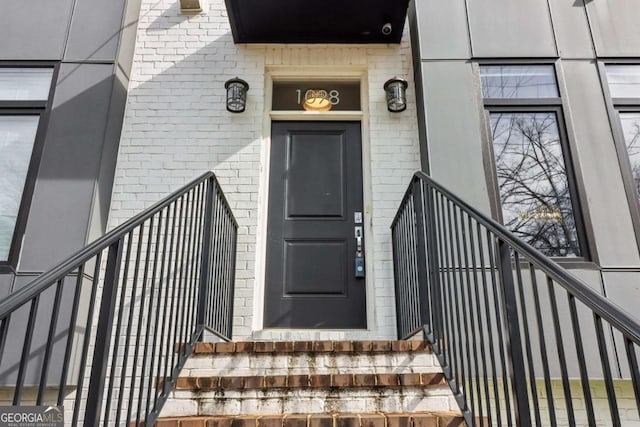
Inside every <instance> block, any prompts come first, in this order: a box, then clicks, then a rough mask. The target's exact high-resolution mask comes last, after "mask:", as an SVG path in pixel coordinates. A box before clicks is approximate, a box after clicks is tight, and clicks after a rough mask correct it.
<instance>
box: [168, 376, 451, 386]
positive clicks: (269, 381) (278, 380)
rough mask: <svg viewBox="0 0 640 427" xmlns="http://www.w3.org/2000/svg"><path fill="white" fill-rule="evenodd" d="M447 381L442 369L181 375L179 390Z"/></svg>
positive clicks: (438, 383)
mask: <svg viewBox="0 0 640 427" xmlns="http://www.w3.org/2000/svg"><path fill="white" fill-rule="evenodd" d="M443 384H446V382H445V378H444V375H443V374H442V373H441V372H420V373H398V374H396V373H379V374H301V375H250V376H187V377H179V378H178V379H177V381H176V390H249V389H273V388H328V387H331V388H347V387H349V388H351V387H354V388H355V387H405V386H436V385H443Z"/></svg>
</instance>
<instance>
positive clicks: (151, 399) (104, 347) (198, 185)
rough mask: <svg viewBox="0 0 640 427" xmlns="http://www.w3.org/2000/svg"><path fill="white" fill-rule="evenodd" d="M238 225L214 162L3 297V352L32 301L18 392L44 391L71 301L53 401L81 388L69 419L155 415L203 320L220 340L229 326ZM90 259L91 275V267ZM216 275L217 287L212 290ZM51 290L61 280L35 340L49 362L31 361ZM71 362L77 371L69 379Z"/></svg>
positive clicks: (149, 419) (104, 421)
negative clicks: (90, 273)
mask: <svg viewBox="0 0 640 427" xmlns="http://www.w3.org/2000/svg"><path fill="white" fill-rule="evenodd" d="M237 228H238V224H237V222H236V220H235V218H234V217H233V214H232V212H231V209H230V208H229V204H228V202H227V200H226V198H225V196H224V193H223V192H222V189H221V188H220V187H219V185H218V183H217V180H216V178H215V176H214V175H213V173H211V172H209V173H207V174H205V175H203V176H201V177H200V178H198V179H196V180H194V181H192V182H191V183H189V184H187V185H186V186H184V187H183V188H181V189H180V190H178V191H176V192H175V193H173V194H171V195H170V196H168V197H166V198H165V199H163V200H161V201H160V202H158V203H156V204H155V205H154V206H152V207H150V208H149V209H146V210H145V211H143V212H142V213H140V214H138V215H136V216H135V217H133V218H132V219H130V220H128V221H126V222H125V223H123V224H122V225H120V226H118V227H116V228H115V229H114V230H112V231H110V232H109V233H107V234H106V235H105V236H103V237H101V238H99V239H97V240H95V241H94V242H92V243H91V244H89V245H87V247H85V248H83V249H82V250H81V251H79V252H78V253H76V254H75V255H73V256H72V257H70V258H69V259H67V260H65V261H63V262H62V263H60V264H59V265H58V266H56V267H54V268H53V269H51V270H50V271H48V272H46V273H44V274H42V275H41V276H39V277H38V278H37V279H35V280H33V281H32V282H31V283H29V284H27V285H25V286H24V287H22V288H21V289H20V290H18V291H16V292H14V293H12V294H11V295H9V297H7V298H6V299H4V300H1V301H0V358H2V357H3V356H4V355H5V350H6V341H7V336H8V335H9V330H10V329H12V328H17V327H19V326H20V325H19V324H17V323H15V322H12V321H11V319H12V316H13V315H14V313H15V312H16V311H17V310H20V309H22V308H24V309H29V318H28V321H27V325H26V333H25V334H24V335H25V341H24V342H23V344H22V356H21V359H20V361H19V363H18V364H17V365H16V370H15V372H14V373H13V375H15V378H16V382H15V388H14V396H13V399H14V401H15V403H16V404H18V403H20V402H25V401H27V400H28V401H31V399H33V401H35V402H36V403H38V404H41V403H44V402H45V400H46V399H47V397H46V394H45V393H46V392H47V390H48V389H49V388H50V387H51V385H50V384H48V381H49V377H50V376H53V375H54V374H53V373H52V372H53V371H52V369H53V365H52V360H53V355H54V353H57V352H56V351H54V350H55V346H56V345H57V342H56V340H57V339H60V337H57V336H56V329H57V327H58V324H59V323H60V322H59V320H60V318H61V317H60V315H61V312H62V311H63V310H66V309H70V312H71V315H70V319H69V324H68V330H67V331H66V332H65V333H63V334H61V335H62V339H65V340H66V341H64V358H63V361H62V366H61V367H60V373H59V374H58V372H56V373H55V377H56V378H58V377H59V384H57V387H58V390H57V393H56V395H57V398H56V402H57V404H58V405H62V404H63V403H65V400H66V399H68V398H70V397H71V396H70V395H69V392H73V393H75V396H73V403H72V404H71V406H72V410H73V414H72V416H71V420H68V421H70V423H71V425H74V426H76V425H78V423H80V422H81V423H83V425H86V426H89V425H90V426H96V425H105V426H106V425H112V419H114V421H113V423H114V424H115V425H122V424H125V423H127V424H128V423H131V422H133V421H135V422H138V423H139V422H143V423H145V424H147V425H151V424H153V423H154V422H155V419H156V417H157V416H158V414H159V412H160V409H161V407H162V405H163V403H164V402H165V401H166V398H167V394H168V391H169V389H170V387H171V386H172V385H173V384H174V382H175V380H176V378H177V375H178V373H179V371H180V369H181V367H182V365H183V364H184V362H185V360H186V358H187V356H188V354H189V352H190V351H191V350H192V348H193V345H194V344H195V342H196V341H197V340H198V339H200V338H201V336H202V332H203V330H204V328H205V326H206V328H207V329H209V330H211V331H213V332H214V333H216V334H217V335H218V336H220V337H222V338H224V339H229V338H230V336H231V331H232V320H233V301H232V298H233V291H234V277H235V259H236V256H235V251H236V247H237ZM214 243H215V247H214V246H213V244H214ZM134 246H135V247H134ZM107 250H108V253H107V255H106V257H107V259H106V263H104V264H103V262H102V258H103V253H104V252H105V251H107ZM89 264H90V265H93V267H89V266H88V265H89ZM92 268H93V270H94V271H93V276H91V277H89V276H88V275H87V276H85V270H86V269H92ZM214 272H215V274H214ZM131 273H132V274H133V277H132V278H131V280H130V278H129V276H130V275H131ZM75 275H77V277H75V278H74V279H70V281H69V283H68V286H71V285H72V283H73V300H72V301H67V300H66V298H67V297H66V295H67V292H66V289H68V286H67V285H66V282H65V280H69V276H75ZM212 276H213V277H212ZM88 277H89V278H90V283H89V282H88V280H86V279H87V278H88ZM139 279H140V280H139ZM85 282H86V283H85ZM85 285H86V286H85ZM213 286H218V288H217V289H216V291H215V292H213V291H212V289H211V288H212V287H213ZM129 287H130V288H129ZM49 290H51V291H55V295H54V297H53V304H52V306H53V307H52V308H53V310H52V312H51V313H50V314H49V313H48V312H47V313H48V314H46V316H47V321H48V325H47V328H48V329H46V331H47V334H46V335H47V337H46V341H44V343H42V344H41V343H40V341H38V348H41V349H43V350H39V351H43V353H44V354H43V356H42V365H39V364H38V366H37V367H34V365H36V361H40V356H39V355H38V354H35V353H34V352H35V351H38V350H36V349H35V348H32V347H36V346H35V344H34V343H35V341H34V340H36V338H35V335H37V334H35V330H36V323H37V324H38V325H39V324H40V321H39V320H38V318H39V316H40V315H39V314H38V312H39V311H42V310H39V309H38V307H39V302H40V299H41V295H42V294H43V292H45V291H49ZM98 302H99V307H97V308H98V310H97V312H96V313H94V309H95V308H96V304H98ZM70 303H71V306H69V304H70ZM82 316H86V319H85V318H84V317H82ZM94 317H95V319H94ZM79 318H80V319H82V320H81V321H80V322H82V323H83V325H82V327H78V326H79V325H77V323H78V319H79ZM125 324H126V326H125ZM82 328H84V331H82ZM37 329H38V331H39V330H40V326H38V328H37ZM80 334H82V335H80ZM78 337H79V339H78ZM37 339H38V340H40V337H38V338H37ZM178 344H179V346H178ZM76 353H79V355H78V356H79V357H78V358H77V359H76ZM89 361H91V362H90V363H87V362H89ZM30 362H32V363H30ZM32 371H37V372H33V373H32ZM69 372H73V373H74V374H73V377H74V378H68V376H69ZM163 373H164V376H163V375H162V374H163ZM9 375H11V373H10V374H9ZM35 376H37V378H38V379H39V384H38V388H37V389H34V390H35V393H34V394H33V395H31V394H29V397H28V398H25V397H23V394H25V393H23V391H24V390H25V383H26V381H25V380H26V378H31V377H35ZM28 381H31V380H30V379H29V380H28ZM56 381H57V380H56ZM85 382H88V385H85ZM28 386H29V387H31V385H30V384H28ZM29 393H31V388H30V390H29ZM31 396H33V397H31ZM125 398H126V399H127V401H126V404H125ZM114 411H115V412H114ZM134 417H135V418H134Z"/></svg>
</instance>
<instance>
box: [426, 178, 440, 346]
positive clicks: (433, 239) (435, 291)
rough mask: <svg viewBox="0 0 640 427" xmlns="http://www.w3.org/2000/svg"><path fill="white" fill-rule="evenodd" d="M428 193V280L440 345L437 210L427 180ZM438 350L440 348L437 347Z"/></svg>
mask: <svg viewBox="0 0 640 427" xmlns="http://www.w3.org/2000/svg"><path fill="white" fill-rule="evenodd" d="M424 188H425V190H426V194H425V195H424V201H425V203H424V206H425V209H426V212H425V219H426V238H427V248H426V251H427V262H428V269H429V271H428V278H427V280H428V282H427V287H428V289H429V290H430V297H431V298H430V301H431V310H432V312H431V321H432V325H431V342H432V343H433V344H432V345H433V346H434V347H437V346H439V345H440V339H441V338H442V337H441V325H442V307H441V306H440V302H441V298H440V260H439V258H438V238H437V234H436V233H437V229H436V212H435V203H434V200H433V196H434V195H435V192H434V190H433V188H432V187H431V186H430V185H429V183H428V182H425V187H424ZM435 350H436V351H437V352H438V351H440V349H439V348H435Z"/></svg>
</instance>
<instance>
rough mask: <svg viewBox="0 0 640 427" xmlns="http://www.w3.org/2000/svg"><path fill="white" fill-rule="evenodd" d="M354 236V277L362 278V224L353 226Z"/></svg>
mask: <svg viewBox="0 0 640 427" xmlns="http://www.w3.org/2000/svg"><path fill="white" fill-rule="evenodd" d="M355 237H356V259H355V271H356V274H355V276H356V278H364V250H363V247H362V238H363V231H362V226H361V225H358V226H356V227H355Z"/></svg>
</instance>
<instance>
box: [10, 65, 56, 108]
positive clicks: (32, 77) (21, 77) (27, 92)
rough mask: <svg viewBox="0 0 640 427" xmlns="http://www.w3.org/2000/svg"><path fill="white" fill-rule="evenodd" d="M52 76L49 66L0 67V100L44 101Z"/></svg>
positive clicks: (47, 94) (47, 95)
mask: <svg viewBox="0 0 640 427" xmlns="http://www.w3.org/2000/svg"><path fill="white" fill-rule="evenodd" d="M52 76H53V69H51V68H0V101H44V100H46V99H47V98H48V97H49V87H50V86H51V78H52Z"/></svg>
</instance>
